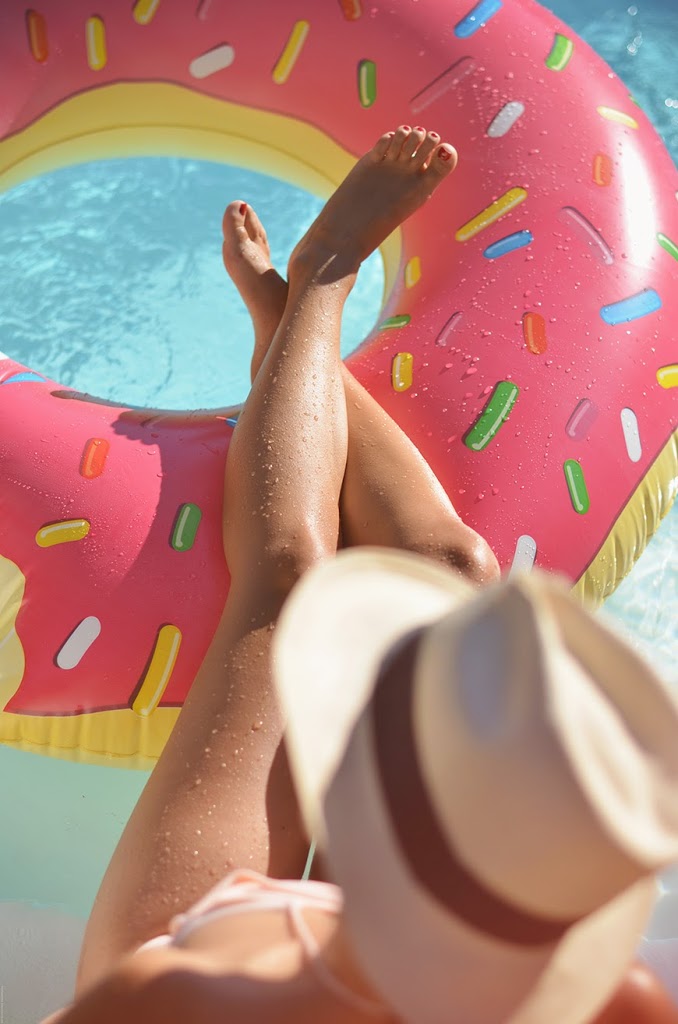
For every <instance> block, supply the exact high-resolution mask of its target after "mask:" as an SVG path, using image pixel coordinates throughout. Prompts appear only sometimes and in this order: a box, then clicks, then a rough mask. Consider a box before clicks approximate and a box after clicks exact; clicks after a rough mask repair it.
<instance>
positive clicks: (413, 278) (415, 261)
mask: <svg viewBox="0 0 678 1024" xmlns="http://www.w3.org/2000/svg"><path fill="white" fill-rule="evenodd" d="M420 277H421V260H420V259H419V257H418V256H413V257H412V259H410V260H408V261H407V266H406V267H405V287H406V288H414V286H415V284H416V283H417V281H418V280H419V278H420Z"/></svg>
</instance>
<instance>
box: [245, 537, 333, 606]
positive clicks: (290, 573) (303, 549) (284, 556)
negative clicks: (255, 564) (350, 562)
mask: <svg viewBox="0 0 678 1024" xmlns="http://www.w3.org/2000/svg"><path fill="white" fill-rule="evenodd" d="M336 550H337V548H336V543H335V544H334V545H332V544H330V543H328V542H327V541H326V540H325V539H323V538H322V537H320V536H319V535H318V533H317V532H316V531H315V530H313V529H311V528H308V529H306V528H300V529H299V530H298V531H297V532H295V533H294V534H293V535H291V536H287V537H286V538H285V539H282V538H276V539H272V540H271V541H270V542H269V543H267V544H266V546H265V548H264V550H263V551H262V560H261V563H260V566H259V569H260V570H262V571H263V574H264V576H265V577H266V580H265V581H266V582H267V584H268V586H269V587H271V588H272V589H274V590H275V591H277V592H279V593H282V594H288V593H289V591H290V590H291V589H292V587H293V586H294V585H295V583H297V582H298V581H299V580H300V579H301V577H302V576H303V575H304V574H305V573H306V572H308V570H309V569H311V568H312V567H313V566H314V565H316V564H317V563H318V562H321V561H322V560H323V559H325V558H329V557H331V556H332V555H335V554H336Z"/></svg>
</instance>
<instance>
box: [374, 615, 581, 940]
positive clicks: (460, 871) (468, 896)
mask: <svg viewBox="0 0 678 1024" xmlns="http://www.w3.org/2000/svg"><path fill="white" fill-rule="evenodd" d="M422 634H423V630H418V631H417V632H416V633H414V634H411V635H410V636H408V638H407V639H406V640H405V641H404V643H403V644H402V646H399V647H398V649H397V651H396V652H393V653H392V654H391V656H390V657H389V658H388V659H387V660H386V661H385V662H384V663H383V665H382V667H381V670H380V672H379V676H378V679H377V683H376V686H375V689H374V693H373V697H372V704H371V708H372V727H373V738H374V749H375V754H376V760H377V766H378V772H379V779H380V783H381V788H382V792H383V797H384V801H385V804H386V808H387V810H388V814H389V818H390V823H391V827H392V829H393V831H394V833H395V835H396V837H397V840H398V844H399V847H400V852H401V854H402V856H403V857H404V859H405V862H406V863H407V865H408V866H409V869H410V871H411V872H412V874H413V875H414V876H415V878H416V879H417V880H418V881H419V882H420V883H421V885H422V886H423V887H424V889H426V890H427V891H428V893H429V894H430V895H431V896H432V897H433V898H434V899H435V900H436V901H437V902H438V903H440V904H442V905H443V906H444V907H445V908H446V909H447V910H449V911H450V912H451V913H453V914H454V915H455V916H456V917H458V918H460V919H461V920H462V921H464V922H465V923H466V924H468V925H471V927H473V928H476V929H477V930H478V931H481V932H484V933H485V934H486V935H488V936H491V937H493V938H495V939H500V940H502V941H504V942H509V943H512V944H513V945H520V946H540V945H545V944H547V943H552V942H555V941H557V940H558V939H560V938H561V937H562V935H563V934H564V933H565V932H566V931H567V929H568V928H570V927H571V925H572V924H574V923H575V921H574V920H568V921H562V920H553V919H548V918H543V917H535V916H533V915H532V914H529V913H526V912H525V911H523V910H520V909H519V908H518V907H516V906H514V905H512V904H510V903H507V902H506V901H505V900H504V899H502V898H501V897H499V896H497V895H495V894H494V893H493V892H491V891H490V890H489V889H488V888H487V887H486V886H484V885H483V884H482V883H481V882H480V881H479V880H478V879H477V878H476V877H475V876H474V875H473V874H472V873H471V872H470V871H469V870H468V868H467V867H465V865H464V864H462V862H461V860H460V859H459V857H458V856H457V854H456V852H455V850H454V848H453V847H452V845H451V844H450V842H449V840H448V838H447V837H446V836H445V835H444V834H443V831H442V829H441V827H440V825H439V823H438V819H437V817H436V813H435V810H434V808H433V806H432V804H431V801H430V799H429V795H428V791H427V787H426V783H425V781H424V778H423V776H422V773H421V768H420V764H419V759H418V757H417V746H416V740H415V736H414V731H413V724H412V723H413V696H414V678H415V674H414V666H415V662H416V659H417V652H418V648H419V643H420V640H421V637H422Z"/></svg>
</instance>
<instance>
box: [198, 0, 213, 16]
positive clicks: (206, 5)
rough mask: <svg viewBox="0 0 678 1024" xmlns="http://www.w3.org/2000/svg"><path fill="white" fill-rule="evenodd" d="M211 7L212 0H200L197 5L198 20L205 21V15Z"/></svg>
mask: <svg viewBox="0 0 678 1024" xmlns="http://www.w3.org/2000/svg"><path fill="white" fill-rule="evenodd" d="M211 7H212V0H200V3H199V5H198V12H197V13H198V18H199V19H200V21H206V20H207V15H208V14H209V12H210V10H211Z"/></svg>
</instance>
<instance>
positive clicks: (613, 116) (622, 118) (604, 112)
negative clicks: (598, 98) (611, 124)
mask: <svg viewBox="0 0 678 1024" xmlns="http://www.w3.org/2000/svg"><path fill="white" fill-rule="evenodd" d="M596 110H597V111H598V113H599V114H600V116H601V117H604V118H605V120H606V121H615V122H616V123H617V124H623V125H624V126H625V127H626V128H637V127H638V122H637V121H636V120H635V118H633V117H631V115H630V114H625V113H624V112H623V111H621V110H614V109H613V108H612V107H596Z"/></svg>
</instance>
